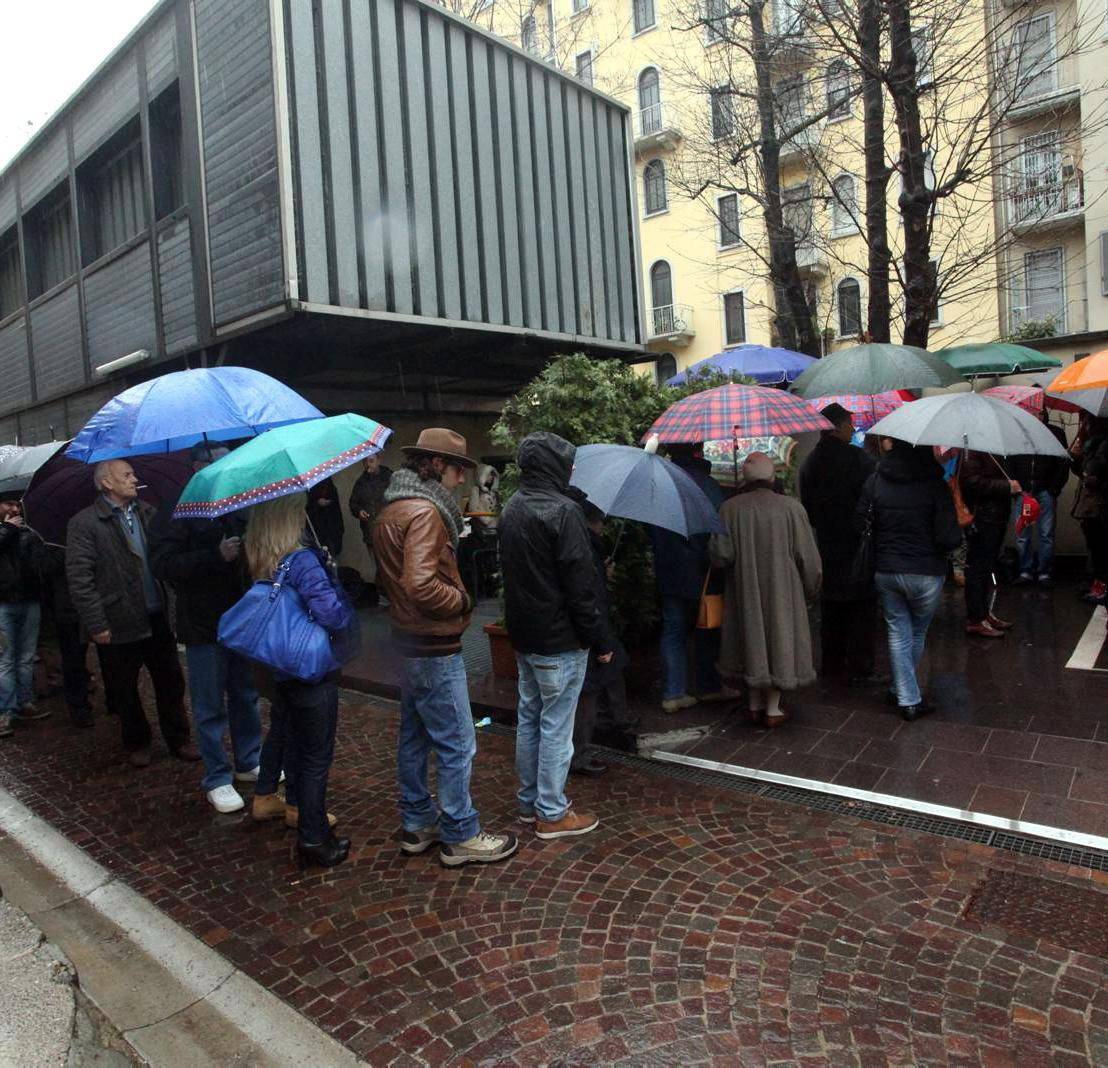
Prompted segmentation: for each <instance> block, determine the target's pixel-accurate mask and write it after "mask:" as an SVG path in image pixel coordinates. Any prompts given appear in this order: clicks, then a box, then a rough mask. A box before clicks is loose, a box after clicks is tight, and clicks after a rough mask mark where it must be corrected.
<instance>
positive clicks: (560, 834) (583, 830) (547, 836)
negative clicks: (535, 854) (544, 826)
mask: <svg viewBox="0 0 1108 1068" xmlns="http://www.w3.org/2000/svg"><path fill="white" fill-rule="evenodd" d="M599 826H600V818H599V817H597V818H596V819H595V820H593V821H592V823H590V824H589V825H588V826H587V827H575V828H574V829H573V830H572V831H535V837H536V838H541V839H542V840H543V841H544V842H550V841H553V840H554V839H555V838H576V837H577V835H579V834H588V833H589V831H595V830H596V828H597V827H599Z"/></svg>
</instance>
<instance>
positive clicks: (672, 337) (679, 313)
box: [647, 304, 696, 345]
mask: <svg viewBox="0 0 1108 1068" xmlns="http://www.w3.org/2000/svg"><path fill="white" fill-rule="evenodd" d="M648 325H649V328H650V334H649V337H647V341H648V342H663V341H664V342H665V343H666V344H667V345H687V344H688V343H689V342H690V341H691V340H692V339H693V338H694V337H696V331H695V330H694V329H693V310H692V308H691V307H690V306H689V305H688V304H658V305H656V306H655V307H653V308H651V310H650V322H649V324H648Z"/></svg>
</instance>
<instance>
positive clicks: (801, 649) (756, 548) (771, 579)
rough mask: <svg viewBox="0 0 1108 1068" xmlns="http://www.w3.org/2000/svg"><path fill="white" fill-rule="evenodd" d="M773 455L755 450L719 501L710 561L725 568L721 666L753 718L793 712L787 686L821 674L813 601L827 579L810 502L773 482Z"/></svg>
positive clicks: (776, 719)
mask: <svg viewBox="0 0 1108 1068" xmlns="http://www.w3.org/2000/svg"><path fill="white" fill-rule="evenodd" d="M773 477H774V470H773V460H772V459H771V458H770V457H769V456H767V455H766V454H765V453H760V452H754V453H751V454H750V455H749V456H748V457H747V458H746V461H745V462H744V463H743V486H742V489H740V491H739V493H738V494H737V495H736V496H734V497H732V498H731V500H729V501H726V502H725V503H724V505H723V506H722V508H721V509H720V513H719V514H720V519H722V520H723V524H724V526H725V527H726V528H727V529H726V533H723V534H714V535H712V540H711V542H710V545H709V551H710V553H711V556H712V562H713V564H714V565H715V566H717V567H722V568H724V569H725V570H726V588H725V590H724V609H723V633H722V635H721V640H720V657H719V669H720V673H721V674H722V675H723V676H724V678H725V679H730V680H731V681H734V680H736V679H741V680H742V681H743V682H744V683H746V685H747V687H748V689H749V694H750V706H749V707H750V718H751V720H753V721H754V722H757V723H764V724H765V725H766V726H767V727H777V726H780V725H781V724H782V723H784V722H785V721H786V720H787V719H788V714H787V713H786V712H785V711H784V710H783V709H782V708H781V691H782V690H786V691H788V690H796V689H799V688H800V687H801V686H806V685H808V684H809V683H811V682H813V681H815V678H816V671H815V665H814V662H813V658H812V635H811V629H810V627H809V624H808V605H809V603H810V602H811V601H813V600H814V599H815V598H816V596H817V595H818V594H819V589H820V583H821V581H822V577H823V576H822V571H821V567H820V556H819V549H818V548H817V547H816V539H815V536H814V535H813V533H812V527H811V524H810V523H809V522H808V516H807V513H806V512H805V511H804V506H803V505H802V504H801V503H800V501H798V500H794V499H793V498H791V497H785V496H782V495H781V494H779V493H777V492H775V491H774V488H773Z"/></svg>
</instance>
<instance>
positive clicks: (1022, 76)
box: [1005, 14, 1057, 100]
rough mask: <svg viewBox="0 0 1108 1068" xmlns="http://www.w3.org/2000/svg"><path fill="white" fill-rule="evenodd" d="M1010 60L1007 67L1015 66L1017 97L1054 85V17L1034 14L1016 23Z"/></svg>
mask: <svg viewBox="0 0 1108 1068" xmlns="http://www.w3.org/2000/svg"><path fill="white" fill-rule="evenodd" d="M1012 51H1013V53H1014V55H1013V56H1012V57H1011V61H1010V62H1009V63H1007V64H1005V68H1006V69H1007V70H1015V77H1016V84H1015V86H1014V87H1013V89H1014V92H1013V96H1014V98H1015V99H1016V100H1028V99H1030V98H1031V97H1035V96H1041V95H1042V94H1043V93H1049V92H1051V91H1052V90H1053V89H1054V76H1055V71H1056V69H1057V67H1056V62H1055V60H1056V57H1055V54H1054V17H1053V15H1049V14H1047V15H1037V16H1035V18H1032V19H1027V20H1026V21H1025V22H1021V23H1019V24H1018V25H1017V26H1016V27H1015V29H1014V30H1013V31H1012Z"/></svg>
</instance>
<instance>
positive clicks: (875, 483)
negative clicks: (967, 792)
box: [857, 438, 962, 721]
mask: <svg viewBox="0 0 1108 1068" xmlns="http://www.w3.org/2000/svg"><path fill="white" fill-rule="evenodd" d="M881 452H882V459H881V462H880V463H879V464H878V466H877V471H876V472H875V473H874V474H873V475H871V476H870V478H869V480H868V481H867V482H866V485H865V488H864V489H863V490H862V497H861V499H860V500H859V502H858V511H857V523H858V526H859V528H861V527H863V526H864V525H865V523H866V521H867V518H868V517H869V515H870V510H871V508H872V522H873V532H874V533H873V537H874V550H875V553H874V555H875V563H876V574H875V576H874V584H875V585H876V587H877V592H878V594H879V595H880V597H881V605H882V608H883V609H884V613H885V623H886V626H887V627H888V638H889V659H890V661H891V662H892V670H893V692H894V694H895V696H896V701H897V704H898V705H899V707H900V714H901V716H902V717H903V718H904V719H906V720H909V721H911V720H914V719H918V718H919V716H921V715H922V714H923V713H924V712H925V711H927V708H926V706H925V705H924V702H923V696H922V694H921V693H920V688H919V682H918V680H917V678H916V671H917V670H918V669H919V664H920V660H921V659H922V657H923V645H924V641H925V640H926V638H927V628H928V627H929V626H930V625H931V620H932V618H933V617H934V615H935V609H936V608H937V607H938V604H939V595H940V594H941V593H942V589H943V581H944V579H945V577H946V571H947V556H948V554H949V553H950V552H951V551H952V550H954V549H955V548H956V547H957V546H958V545H960V544H961V541H962V532H961V530H960V528H959V527H958V519H957V517H956V515H955V512H954V502H953V499H952V498H951V495H950V491H949V490H948V489H947V486H946V484H945V483H944V482H943V472H942V468H941V467H939V465H938V463H937V461H936V460H935V456H934V453H933V452H932V451H931V449H930V448H929V447H927V446H920V447H913V446H911V445H908V444H907V443H906V442H903V441H897V440H895V439H893V438H882V439H881Z"/></svg>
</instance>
